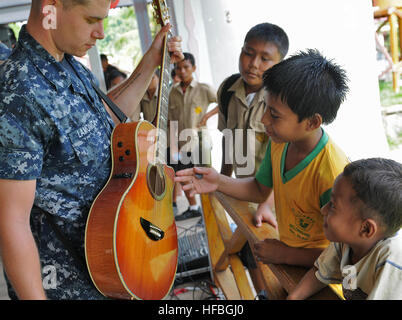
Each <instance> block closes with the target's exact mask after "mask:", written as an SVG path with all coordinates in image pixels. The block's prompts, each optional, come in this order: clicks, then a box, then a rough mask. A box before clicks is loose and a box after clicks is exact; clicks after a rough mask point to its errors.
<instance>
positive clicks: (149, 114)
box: [130, 69, 159, 123]
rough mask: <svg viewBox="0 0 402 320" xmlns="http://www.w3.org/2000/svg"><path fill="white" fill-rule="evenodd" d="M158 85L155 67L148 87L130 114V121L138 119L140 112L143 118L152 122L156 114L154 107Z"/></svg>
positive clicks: (157, 74)
mask: <svg viewBox="0 0 402 320" xmlns="http://www.w3.org/2000/svg"><path fill="white" fill-rule="evenodd" d="M158 86H159V69H157V70H156V71H155V73H154V75H153V76H152V79H151V82H150V83H149V86H148V89H147V91H146V92H145V94H144V96H143V98H142V99H141V101H140V104H139V105H138V107H137V108H136V109H135V110H134V112H133V113H132V114H131V115H130V119H131V120H132V121H139V120H140V113H141V112H142V115H143V118H144V120H147V121H149V122H151V123H152V122H153V121H154V119H155V116H156V111H157V110H156V109H157V103H158Z"/></svg>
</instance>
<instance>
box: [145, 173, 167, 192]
mask: <svg viewBox="0 0 402 320" xmlns="http://www.w3.org/2000/svg"><path fill="white" fill-rule="evenodd" d="M147 180H148V188H149V190H150V192H151V194H152V196H153V197H154V198H159V197H161V196H162V194H163V193H164V192H165V187H166V186H165V176H164V174H163V169H162V167H161V166H151V167H150V168H149V170H148V179H147Z"/></svg>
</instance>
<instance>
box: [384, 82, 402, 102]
mask: <svg viewBox="0 0 402 320" xmlns="http://www.w3.org/2000/svg"><path fill="white" fill-rule="evenodd" d="M379 86H380V101H381V106H383V107H387V106H392V105H395V104H402V90H400V91H399V92H397V93H395V92H394V91H393V89H392V82H389V81H388V82H387V81H383V80H380V81H379Z"/></svg>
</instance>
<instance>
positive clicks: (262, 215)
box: [254, 198, 278, 229]
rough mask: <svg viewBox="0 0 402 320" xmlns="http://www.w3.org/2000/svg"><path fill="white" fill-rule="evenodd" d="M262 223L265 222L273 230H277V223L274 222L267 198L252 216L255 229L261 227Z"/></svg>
mask: <svg viewBox="0 0 402 320" xmlns="http://www.w3.org/2000/svg"><path fill="white" fill-rule="evenodd" d="M262 222H267V223H269V224H270V225H271V226H273V227H274V228H275V229H278V223H277V222H276V218H275V216H274V214H273V212H272V209H271V206H270V200H269V198H267V200H265V201H264V202H262V203H260V204H259V206H258V209H257V211H256V212H255V215H254V224H255V226H256V227H261V226H262Z"/></svg>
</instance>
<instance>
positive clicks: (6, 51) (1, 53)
mask: <svg viewBox="0 0 402 320" xmlns="http://www.w3.org/2000/svg"><path fill="white" fill-rule="evenodd" d="M10 54H11V49H10V48H9V47H7V46H6V45H5V44H4V43H1V42H0V60H6V59H7V58H8V56H9V55H10Z"/></svg>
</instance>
